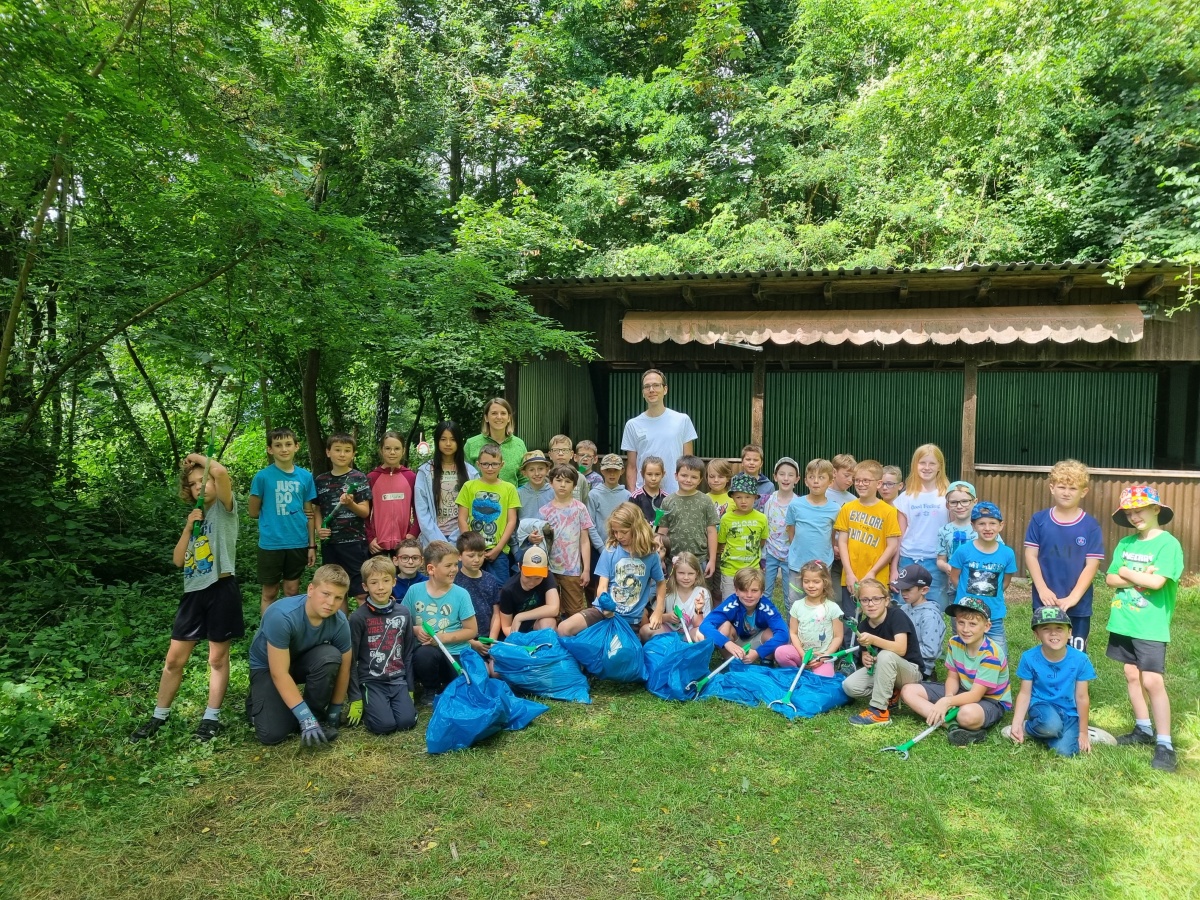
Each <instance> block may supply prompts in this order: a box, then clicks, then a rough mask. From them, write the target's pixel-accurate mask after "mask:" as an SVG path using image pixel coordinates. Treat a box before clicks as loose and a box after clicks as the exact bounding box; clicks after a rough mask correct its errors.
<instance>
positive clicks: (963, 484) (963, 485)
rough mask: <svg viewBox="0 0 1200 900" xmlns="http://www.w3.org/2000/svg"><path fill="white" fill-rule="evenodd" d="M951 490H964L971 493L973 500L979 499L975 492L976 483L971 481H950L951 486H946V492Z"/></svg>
mask: <svg viewBox="0 0 1200 900" xmlns="http://www.w3.org/2000/svg"><path fill="white" fill-rule="evenodd" d="M951 491H963V492H964V493H967V494H970V495H971V499H972V500H977V499H978V495H977V494H976V493H975V485H973V484H971V482H969V481H952V482H950V486H949V487H948V488H946V493H947V494H948V493H950V492H951Z"/></svg>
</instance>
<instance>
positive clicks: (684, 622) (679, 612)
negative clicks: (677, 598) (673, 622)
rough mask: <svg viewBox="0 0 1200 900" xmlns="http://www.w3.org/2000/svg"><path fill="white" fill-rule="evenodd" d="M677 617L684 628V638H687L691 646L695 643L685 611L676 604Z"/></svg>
mask: <svg viewBox="0 0 1200 900" xmlns="http://www.w3.org/2000/svg"><path fill="white" fill-rule="evenodd" d="M675 616H676V617H677V618H678V619H679V624H681V625H682V626H683V636H684V637H685V638H687V642H688V643H689V644H691V643H694V641H693V640H692V629H691V627H690V626H689V625H688V621H687V619H686V618H685V617H684V615H683V609H682V608H681V607H680V606H679V604H678V603H676V604H675Z"/></svg>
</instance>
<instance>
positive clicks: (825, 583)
mask: <svg viewBox="0 0 1200 900" xmlns="http://www.w3.org/2000/svg"><path fill="white" fill-rule="evenodd" d="M797 574H798V575H799V578H798V579H797V580H798V581H799V582H800V589H801V590H802V591H803V595H802V596H801V597H800V598H799V599H797V600H796V601H795V602H794V603H793V604H792V608H791V611H790V613H791V615H790V620H789V622H788V627H789V629H790V634H789V642H788V645H787V646H786V647H780V648H779V650H778V651H776V653H775V661H776V662H777V663H779V665H781V666H798V665H800V663H801V662H802V661H803V659H804V654H805V653H806V652H807V651H809V650H811V651H813V656H812V660H811V661H810V662H809V667H810V668H811V669H812V670H813V671H814V672H816V673H817V674H818V675H824V676H826V677H829V676H832V675H833V674H834V669H833V663H832V662H830V661H829V656H830V655H831V654H832V653H833V652H834V651H835V650H837V649H838V648H839V647H840V646H841V645H842V627H843V626H842V607H841V606H840V605H838V604H837V603H835V602H834V600H833V578H832V577H830V574H829V566H827V565H825V563H823V562H821V560H819V559H812V560H809V561H808V562H806V563H805V564H804V565H802V566H801V567H800V571H799V572H798V573H797Z"/></svg>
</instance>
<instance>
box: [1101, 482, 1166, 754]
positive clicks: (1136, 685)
mask: <svg viewBox="0 0 1200 900" xmlns="http://www.w3.org/2000/svg"><path fill="white" fill-rule="evenodd" d="M1173 517H1174V512H1173V511H1172V510H1171V507H1169V506H1165V505H1163V502H1162V500H1161V498H1160V497H1159V496H1158V491H1157V490H1155V489H1154V488H1153V487H1150V486H1149V485H1144V484H1139V485H1133V486H1132V487H1127V488H1125V489H1124V490H1123V491H1121V505H1120V507H1119V508H1118V509H1117V511H1116V512H1114V513H1113V521H1114V522H1116V523H1117V524H1118V525H1120V526H1122V527H1124V528H1133V529H1135V530H1136V532H1137V533H1136V534H1132V535H1130V536H1129V537H1124V538H1121V540H1120V542H1119V543H1118V544H1117V549H1116V550H1115V551H1114V552H1113V560H1112V564H1111V565H1110V566H1109V567H1108V577H1107V579H1106V580H1107V582H1108V586H1109V587H1113V588H1116V589H1117V591H1116V593H1115V594H1113V599H1112V609H1111V610H1110V612H1109V614H1108V649H1107V650H1106V651H1105V655H1106V656H1108V658H1109V659H1115V660H1116V661H1117V662H1119V663H1123V664H1124V666H1125V684H1126V687H1127V688H1128V689H1129V703H1130V705H1131V706H1132V707H1133V716H1134V727H1133V731H1131V732H1130V733H1129V734H1125V735H1122V736H1121V737H1119V738H1117V743H1118V744H1121V745H1123V746H1131V745H1143V744H1144V745H1150V744H1153V745H1154V759H1153V760H1152V761H1151V763H1150V765H1151V766H1152V767H1154V768H1155V769H1160V770H1161V771H1164V772H1174V771H1175V765H1176V762H1175V745H1174V744H1173V743H1172V742H1171V701H1170V698H1168V697H1167V686H1166V682H1165V681H1164V680H1163V673H1164V672H1165V670H1166V655H1167V644H1168V643H1169V642H1170V640H1171V616H1172V614H1173V613H1174V612H1175V595H1176V593H1177V592H1178V590H1179V578H1180V576H1181V575H1182V574H1183V548H1182V547H1181V546H1180V545H1179V541H1178V540H1176V539H1175V537H1174V536H1173V535H1171V534H1169V533H1168V532H1166V531H1164V530H1163V529H1162V526H1163V525H1165V524H1167V523H1168V522H1170V521H1171V519H1172V518H1173ZM1147 695H1149V698H1150V703H1149V706H1147V704H1146V696H1147ZM1151 712H1153V714H1154V726H1155V730H1156V731H1157V732H1158V734H1157V737H1156V736H1155V734H1154V733H1153V732H1151V730H1150V725H1151V721H1150V714H1151Z"/></svg>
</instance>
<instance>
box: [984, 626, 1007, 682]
mask: <svg viewBox="0 0 1200 900" xmlns="http://www.w3.org/2000/svg"><path fill="white" fill-rule="evenodd" d="M986 637H987V639H988V640H989V641H991V642H992V645H993V646H995V647H996V649H998V650H1002V651H1004V658H1005V659H1007V658H1008V635H1006V634H1005V633H1004V620H1003V619H998V620H997V621H994V622H992V627H991V628H989V629H988V630H987V634H986ZM1010 674H1011V673H1010Z"/></svg>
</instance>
